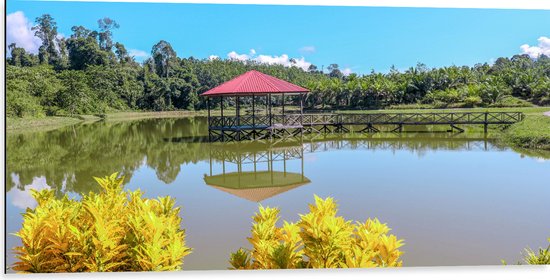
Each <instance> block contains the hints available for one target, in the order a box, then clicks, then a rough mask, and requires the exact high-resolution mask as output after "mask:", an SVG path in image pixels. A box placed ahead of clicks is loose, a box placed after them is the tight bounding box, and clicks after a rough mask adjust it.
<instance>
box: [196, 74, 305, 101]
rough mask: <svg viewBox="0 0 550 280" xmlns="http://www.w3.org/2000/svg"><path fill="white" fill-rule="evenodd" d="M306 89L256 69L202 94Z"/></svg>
mask: <svg viewBox="0 0 550 280" xmlns="http://www.w3.org/2000/svg"><path fill="white" fill-rule="evenodd" d="M307 92H309V90H308V89H306V88H303V87H300V86H297V85H295V84H292V83H289V82H287V81H283V80H281V79H277V78H275V77H272V76H269V75H267V74H264V73H261V72H258V71H256V70H251V71H248V72H246V73H244V74H242V75H240V76H238V77H236V78H234V79H232V80H229V81H227V82H225V83H223V84H221V85H219V86H217V87H215V88H213V89H210V90H209V91H207V92H205V93H203V94H201V95H202V96H207V97H211V96H237V95H238V96H249V95H252V94H254V95H266V94H283V93H307Z"/></svg>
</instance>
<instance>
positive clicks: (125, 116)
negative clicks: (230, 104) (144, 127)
mask: <svg viewBox="0 0 550 280" xmlns="http://www.w3.org/2000/svg"><path fill="white" fill-rule="evenodd" d="M206 114H207V112H206V111H164V112H115V113H108V114H105V115H104V116H103V118H104V119H105V120H107V121H126V120H138V119H154V118H181V117H193V116H203V115H204V116H206Z"/></svg>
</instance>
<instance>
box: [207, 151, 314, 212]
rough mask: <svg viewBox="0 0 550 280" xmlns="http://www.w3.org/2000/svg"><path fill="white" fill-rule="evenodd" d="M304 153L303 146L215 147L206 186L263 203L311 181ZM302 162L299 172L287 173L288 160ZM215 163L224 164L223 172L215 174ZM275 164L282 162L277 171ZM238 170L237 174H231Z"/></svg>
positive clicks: (222, 165) (211, 153) (211, 155)
mask: <svg viewBox="0 0 550 280" xmlns="http://www.w3.org/2000/svg"><path fill="white" fill-rule="evenodd" d="M303 155H304V150H303V146H302V145H298V146H290V147H266V146H258V145H248V146H242V145H221V146H216V145H212V146H211V149H210V173H209V174H208V175H206V174H205V176H204V181H205V183H206V184H207V185H209V186H211V187H214V188H216V189H219V190H222V191H225V192H227V193H230V194H233V195H235V196H238V197H241V198H244V199H247V200H250V201H254V202H260V201H262V200H265V199H267V198H270V197H273V196H275V195H278V194H281V193H284V192H286V191H289V190H291V189H294V188H297V187H300V186H303V185H306V184H308V183H310V182H311V181H310V180H309V179H308V178H307V177H305V175H304V157H303ZM296 160H300V168H299V169H300V170H299V172H297V171H294V172H291V171H292V170H288V169H289V167H288V165H287V163H288V162H289V161H296ZM216 161H217V162H219V163H221V173H220V174H213V173H214V172H213V167H214V166H215V165H216ZM274 163H282V167H281V168H280V169H279V170H276V169H277V167H274ZM229 167H233V168H235V167H236V171H235V170H232V171H228V169H229Z"/></svg>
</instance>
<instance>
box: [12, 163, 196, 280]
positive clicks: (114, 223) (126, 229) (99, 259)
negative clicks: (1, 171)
mask: <svg viewBox="0 0 550 280" xmlns="http://www.w3.org/2000/svg"><path fill="white" fill-rule="evenodd" d="M95 179H96V181H97V182H98V183H99V185H100V187H101V191H100V192H99V193H94V192H90V193H89V194H85V195H83V197H82V199H81V200H80V201H77V200H73V199H70V198H69V197H68V196H66V195H65V196H64V197H63V198H61V199H57V198H55V196H54V191H52V190H42V191H35V190H33V196H34V198H35V199H36V201H37V202H38V206H37V207H36V208H35V209H30V208H27V210H26V213H24V214H23V225H22V228H21V230H19V232H18V233H17V236H19V237H20V238H21V241H22V246H20V247H17V248H15V252H16V255H17V258H18V259H19V261H18V262H17V263H15V264H14V266H13V269H14V270H16V271H21V272H38V273H46V272H108V271H162V270H179V269H181V268H182V266H183V258H184V256H186V255H188V254H189V253H190V252H191V249H189V248H188V247H186V245H185V230H183V229H181V228H180V224H181V217H180V215H179V210H180V208H179V207H174V203H175V201H174V200H173V199H172V198H170V197H159V198H158V199H146V198H142V192H141V191H139V190H137V191H134V192H131V191H123V185H122V182H123V181H124V178H121V177H117V173H114V174H112V175H111V176H107V177H105V178H95Z"/></svg>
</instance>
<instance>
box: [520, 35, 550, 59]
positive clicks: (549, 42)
mask: <svg viewBox="0 0 550 280" xmlns="http://www.w3.org/2000/svg"><path fill="white" fill-rule="evenodd" d="M538 41H539V44H538V46H529V45H528V44H524V45H521V46H520V47H519V48H520V49H521V51H522V53H523V54H527V55H529V57H531V58H538V57H539V56H540V55H541V54H544V55H547V56H550V38H548V37H544V36H542V37H540V38H539V39H538Z"/></svg>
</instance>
